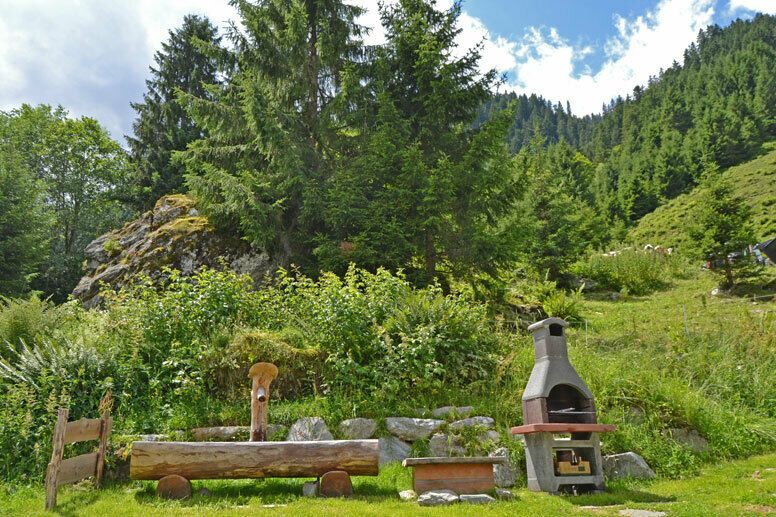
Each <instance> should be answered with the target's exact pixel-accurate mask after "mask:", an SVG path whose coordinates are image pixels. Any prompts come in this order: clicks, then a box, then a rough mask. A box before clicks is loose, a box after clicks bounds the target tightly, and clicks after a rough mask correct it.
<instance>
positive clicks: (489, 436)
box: [477, 429, 501, 445]
mask: <svg viewBox="0 0 776 517" xmlns="http://www.w3.org/2000/svg"><path fill="white" fill-rule="evenodd" d="M477 441H478V442H480V445H488V444H491V443H498V442H500V441H501V435H500V434H499V433H498V431H494V430H493V429H490V430H488V431H485V432H484V433H482V434H480V435H478V436H477Z"/></svg>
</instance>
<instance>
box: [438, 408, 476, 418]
mask: <svg viewBox="0 0 776 517" xmlns="http://www.w3.org/2000/svg"><path fill="white" fill-rule="evenodd" d="M472 411H474V408H473V407H472V406H444V407H439V408H436V409H435V410H434V411H432V412H431V415H432V416H433V417H434V418H448V417H457V418H466V417H467V416H469V415H471V414H472Z"/></svg>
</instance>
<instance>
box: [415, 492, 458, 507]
mask: <svg viewBox="0 0 776 517" xmlns="http://www.w3.org/2000/svg"><path fill="white" fill-rule="evenodd" d="M457 502H458V494H456V493H455V492H453V491H452V490H430V491H428V492H423V493H422V494H420V497H418V504H419V505H420V506H446V505H448V504H453V503H457Z"/></svg>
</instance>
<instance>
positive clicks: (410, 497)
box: [399, 490, 418, 501]
mask: <svg viewBox="0 0 776 517" xmlns="http://www.w3.org/2000/svg"><path fill="white" fill-rule="evenodd" d="M417 498H418V494H416V493H415V491H414V490H402V491H401V492H399V499H401V500H402V501H414V500H415V499H417Z"/></svg>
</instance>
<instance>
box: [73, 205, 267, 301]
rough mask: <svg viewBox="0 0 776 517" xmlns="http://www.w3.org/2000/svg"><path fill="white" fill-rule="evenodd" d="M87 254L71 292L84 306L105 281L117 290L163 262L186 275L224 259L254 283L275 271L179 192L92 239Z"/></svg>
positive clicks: (152, 273)
mask: <svg viewBox="0 0 776 517" xmlns="http://www.w3.org/2000/svg"><path fill="white" fill-rule="evenodd" d="M85 254H86V261H85V275H84V277H83V278H81V281H80V282H79V283H78V285H77V286H76V288H75V290H73V296H74V297H75V298H77V299H79V300H81V302H83V304H84V306H85V307H94V306H96V305H97V304H98V303H99V302H100V290H101V289H102V286H103V285H107V286H110V287H112V288H119V287H121V286H122V285H125V284H126V283H128V282H129V281H130V280H131V278H132V277H134V276H135V275H137V274H145V275H148V276H149V277H150V278H151V279H152V280H157V279H159V278H161V276H162V274H163V273H162V269H163V268H164V267H165V266H167V267H170V268H173V269H178V270H180V271H181V272H182V273H183V274H186V275H188V274H191V273H193V272H194V271H196V270H197V269H199V268H200V267H202V266H208V267H219V266H220V265H221V264H222V263H224V264H226V265H227V266H228V267H230V268H232V269H233V270H234V271H236V272H238V273H241V274H247V275H250V276H251V277H252V278H253V279H254V281H257V280H260V279H261V278H262V277H263V276H264V275H265V274H267V273H268V272H271V271H272V270H273V268H272V264H271V261H270V258H269V256H268V255H267V253H266V252H264V251H262V250H257V249H254V248H252V247H251V246H250V245H249V244H248V243H247V242H245V241H244V240H242V239H240V238H239V237H237V236H235V235H225V234H223V233H222V232H219V231H217V230H216V229H214V228H213V227H212V226H211V225H210V223H209V222H208V220H207V218H205V217H203V216H201V215H200V214H199V212H198V211H197V208H196V205H195V202H194V200H193V199H192V198H190V197H188V196H185V195H181V194H174V195H169V196H165V197H163V198H161V199H159V201H157V202H156V206H154V209H153V210H149V211H148V212H145V213H144V214H143V215H142V216H140V217H139V218H138V219H136V220H134V221H131V222H129V223H127V224H125V225H124V227H123V228H121V229H119V230H114V231H112V232H109V233H106V234H105V235H101V236H100V237H98V238H96V239H95V240H93V241H92V242H91V243H90V244H89V245H88V246H87V247H86V250H85Z"/></svg>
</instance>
